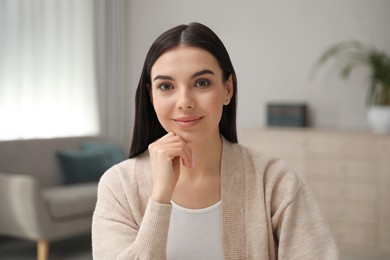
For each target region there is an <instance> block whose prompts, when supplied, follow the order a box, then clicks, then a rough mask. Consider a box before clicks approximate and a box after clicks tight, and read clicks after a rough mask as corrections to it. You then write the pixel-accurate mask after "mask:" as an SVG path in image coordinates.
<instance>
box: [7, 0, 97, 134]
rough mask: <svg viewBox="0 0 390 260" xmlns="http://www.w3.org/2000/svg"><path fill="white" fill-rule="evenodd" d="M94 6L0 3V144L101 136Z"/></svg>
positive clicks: (31, 0)
mask: <svg viewBox="0 0 390 260" xmlns="http://www.w3.org/2000/svg"><path fill="white" fill-rule="evenodd" d="M94 29H95V28H94V1H93V0H0V139H2V140H6V139H25V138H48V137H59V136H76V135H94V134H98V133H99V115H98V106H97V100H98V97H97V91H96V90H97V88H96V64H95V54H96V53H95V47H94V46H95V38H94V37H95V34H94V32H95V30H94Z"/></svg>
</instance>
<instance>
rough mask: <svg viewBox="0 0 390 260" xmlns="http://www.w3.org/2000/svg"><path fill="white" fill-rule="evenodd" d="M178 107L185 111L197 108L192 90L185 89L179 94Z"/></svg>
mask: <svg viewBox="0 0 390 260" xmlns="http://www.w3.org/2000/svg"><path fill="white" fill-rule="evenodd" d="M177 107H178V108H179V109H183V110H186V109H193V108H195V100H194V97H193V93H192V91H191V90H188V89H183V90H182V91H180V92H179V97H178V100H177Z"/></svg>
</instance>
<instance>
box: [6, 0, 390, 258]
mask: <svg viewBox="0 0 390 260" xmlns="http://www.w3.org/2000/svg"><path fill="white" fill-rule="evenodd" d="M389 12H390V1H388V0H374V1H372V0H371V1H370V0H328V1H310V0H297V1H265V0H241V1H236V0H215V1H206V0H197V1H181V0H165V1H152V0H142V1H136V0H127V1H126V0H117V1H114V0H112V1H108V0H107V1H104V0H0V122H2V123H1V127H0V141H1V140H3V141H5V140H8V141H9V140H20V139H35V138H54V137H71V136H85V135H101V136H105V137H108V138H109V139H111V140H112V141H113V142H114V143H116V144H118V145H120V146H121V148H122V149H123V151H125V153H127V151H128V149H129V144H130V140H131V132H132V127H133V125H132V122H133V117H134V115H133V113H134V93H135V89H136V87H137V84H138V80H139V77H140V72H141V69H142V65H143V62H144V58H145V55H146V52H147V51H148V49H149V47H150V45H151V44H152V42H153V41H154V39H155V38H156V37H157V36H158V35H160V34H161V33H162V32H164V31H166V30H167V29H169V28H171V27H173V26H176V25H178V24H187V23H190V22H193V21H196V22H201V23H204V24H206V25H207V26H209V27H210V28H211V29H212V30H214V31H215V32H216V33H217V34H218V35H219V37H220V38H221V39H222V41H223V42H224V44H225V46H226V48H227V50H228V52H229V53H230V56H231V59H232V62H233V65H234V66H235V69H236V73H237V77H238V130H239V135H240V136H242V135H243V134H241V132H240V129H246V128H259V129H261V128H264V127H266V126H267V105H268V104H270V103H282V104H285V103H287V104H297V103H298V104H305V105H306V106H307V109H308V112H307V113H308V114H307V117H308V121H309V125H310V126H311V127H312V128H314V129H320V130H322V129H327V130H331V131H342V132H344V133H345V132H347V134H348V133H349V131H351V132H359V133H366V132H368V133H370V131H371V130H370V126H369V123H368V120H367V106H366V102H365V100H366V95H367V90H368V88H367V85H368V84H369V77H368V76H369V71H368V70H366V69H364V68H358V69H356V70H354V71H353V72H352V74H351V77H350V79H349V80H346V81H344V80H341V79H340V77H338V74H339V71H338V68H337V66H332V65H330V64H329V65H326V66H324V69H321V70H320V71H318V73H316V75H315V76H313V75H311V70H312V68H313V66H314V64H315V63H316V61H317V60H318V58H319V57H320V55H321V54H322V53H323V52H324V51H325V50H326V49H327V48H328V47H330V46H331V45H333V44H335V43H338V42H341V41H346V40H358V41H360V42H362V43H365V44H369V45H373V46H375V47H376V48H378V49H381V50H384V51H387V52H390V33H389V29H388V26H389V25H390V16H389ZM385 136H387V135H385ZM365 137H366V136H365ZM243 138H244V139H245V137H244V136H243ZM359 138H360V137H359ZM367 138H371V137H367ZM375 140H376V139H375ZM386 140H387V139H386ZM247 142H248V143H250V142H251V141H247ZM375 142H376V141H375ZM387 142H388V141H386V144H387ZM375 145H376V143H375ZM0 146H1V142H0ZM276 153H277V152H276ZM386 156H387V153H386ZM381 158H382V157H381ZM302 167H303V166H302ZM374 167H376V166H374ZM386 167H387V166H386ZM298 168H300V167H298ZM386 169H387V168H386ZM1 170H2V169H1V166H0V171H1ZM374 182H379V180H377V179H375V180H374ZM381 194H382V193H381ZM381 194H379V195H378V196H377V197H378V198H379V197H381V196H383V194H382V195H381ZM386 194H387V193H386ZM377 197H375V198H377ZM372 203H375V202H372ZM378 203H379V202H378ZM375 210H378V211H380V210H381V209H375ZM378 214H379V215H381V213H380V212H379V213H378ZM386 214H387V213H386ZM386 214H385V215H386ZM386 216H387V215H386ZM378 220H379V217H378ZM375 221H376V220H375ZM386 225H387V224H386ZM375 227H377V225H376V224H375ZM378 228H379V226H378ZM0 235H1V234H0ZM378 236H379V235H378ZM376 239H378V243H379V239H380V238H376ZM8 242H9V240H7V239H6V236H5V238H3V239H0V258H2V257H3V256H2V255H1V250H2V246H3V248H5V249H3V252H10V251H9V248H10V247H6V246H5V245H6V244H7V243H8ZM386 243H387V242H386ZM87 244H88V243H87ZM31 247H32V248H34V245H31ZM87 248H88V249H87V250H90V248H89V246H87ZM7 250H8V251H7ZM53 250H55V247H54V249H53ZM60 251H61V250H60ZM374 251H375V250H374ZM376 252H377V251H376ZM34 253H35V252H34ZM4 254H5V253H4ZM53 254H54V255H56V253H53ZM381 254H382V251H380V253H378V252H377V253H376V254H374V255H376V256H377V257H378V258H374V256H372V258H365V259H381V258H379V257H380V255H381ZM386 256H388V255H386ZM24 257H27V256H24ZM56 257H58V259H61V254H58V255H56ZM66 257H70V256H66ZM347 257H348V256H345V258H344V259H349V258H347ZM4 259H8V258H7V257H6V256H4ZM26 259H29V258H26ZM53 259H54V258H53ZM63 259H65V258H63ZM70 259H71V258H70ZM87 259H88V257H87ZM351 259H353V258H351ZM355 259H358V258H355ZM383 259H385V258H383Z"/></svg>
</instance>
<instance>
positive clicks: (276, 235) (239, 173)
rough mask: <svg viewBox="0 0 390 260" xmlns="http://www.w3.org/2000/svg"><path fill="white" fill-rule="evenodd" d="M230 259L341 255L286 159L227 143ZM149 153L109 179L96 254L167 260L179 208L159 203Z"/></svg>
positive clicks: (96, 229)
mask: <svg viewBox="0 0 390 260" xmlns="http://www.w3.org/2000/svg"><path fill="white" fill-rule="evenodd" d="M221 187H222V188H221V200H222V205H221V228H222V234H221V236H222V244H223V254H224V259H300V260H304V259H308V260H315V259H327V260H328V259H329V260H332V259H338V251H337V248H336V244H335V242H334V240H333V238H332V236H331V234H330V232H329V230H328V227H327V225H326V224H325V222H324V219H323V217H322V215H321V211H320V209H319V206H318V204H317V202H316V200H315V198H314V197H313V195H312V192H311V191H310V190H309V188H308V187H307V186H306V185H305V184H303V183H302V182H301V180H300V179H299V178H298V177H297V176H296V174H295V173H294V172H293V171H292V170H291V169H290V168H288V166H286V164H285V163H283V161H281V160H280V159H277V158H274V157H270V156H266V155H264V154H261V153H257V152H254V151H251V150H249V149H247V148H245V147H243V146H241V145H239V144H232V143H230V142H228V141H226V140H224V141H223V149H222V160H221ZM152 188H153V182H152V170H151V165H150V160H149V154H148V152H145V153H143V154H142V155H140V156H138V157H137V158H135V159H128V160H126V161H124V162H122V163H120V164H118V165H116V166H114V167H112V168H111V169H109V170H108V171H107V172H106V173H105V174H104V175H103V176H102V178H101V180H100V182H99V188H98V201H97V204H96V209H95V212H94V216H93V222H92V248H93V258H94V259H95V260H100V259H104V260H107V259H159V260H161V259H166V243H167V234H168V227H169V221H170V213H171V205H168V204H159V203H156V202H154V201H151V200H150V199H149V197H150V196H151V192H152Z"/></svg>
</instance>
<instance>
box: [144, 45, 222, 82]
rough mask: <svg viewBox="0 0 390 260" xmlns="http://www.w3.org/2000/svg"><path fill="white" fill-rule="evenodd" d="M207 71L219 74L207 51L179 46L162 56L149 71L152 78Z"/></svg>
mask: <svg viewBox="0 0 390 260" xmlns="http://www.w3.org/2000/svg"><path fill="white" fill-rule="evenodd" d="M204 69H209V70H211V71H215V72H214V73H220V71H221V69H220V68H219V64H218V61H217V59H216V58H215V57H214V56H213V55H212V54H211V53H210V52H208V51H207V50H204V49H201V48H198V47H189V46H179V47H177V48H174V49H170V50H169V51H167V52H165V53H164V54H162V55H161V56H160V57H159V58H158V59H157V60H156V62H155V63H154V64H153V66H152V69H151V76H152V78H153V77H154V76H155V75H157V74H164V75H170V74H175V73H193V72H196V71H200V70H204Z"/></svg>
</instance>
